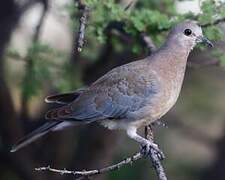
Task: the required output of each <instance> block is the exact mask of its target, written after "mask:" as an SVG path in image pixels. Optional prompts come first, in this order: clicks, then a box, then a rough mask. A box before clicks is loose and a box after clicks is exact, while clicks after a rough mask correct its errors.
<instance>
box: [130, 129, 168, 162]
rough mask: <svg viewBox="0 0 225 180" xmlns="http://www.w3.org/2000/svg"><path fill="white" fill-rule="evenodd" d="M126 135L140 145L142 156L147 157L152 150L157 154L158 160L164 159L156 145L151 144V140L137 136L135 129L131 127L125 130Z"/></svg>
mask: <svg viewBox="0 0 225 180" xmlns="http://www.w3.org/2000/svg"><path fill="white" fill-rule="evenodd" d="M127 135H128V136H129V137H130V138H132V139H134V140H135V141H137V142H138V143H139V144H140V145H141V153H142V154H144V155H149V154H150V153H151V152H152V150H154V153H155V154H157V156H158V157H159V159H164V157H165V156H164V154H163V152H162V151H161V150H160V149H159V147H158V145H157V144H155V143H154V142H153V140H151V139H145V138H143V137H141V136H140V135H138V134H137V128H135V127H131V128H129V129H128V130H127Z"/></svg>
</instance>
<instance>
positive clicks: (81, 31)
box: [76, 0, 90, 52]
mask: <svg viewBox="0 0 225 180" xmlns="http://www.w3.org/2000/svg"><path fill="white" fill-rule="evenodd" d="M78 8H79V10H80V11H81V16H80V26H79V31H78V37H77V42H76V49H77V51H78V52H81V51H82V48H83V45H84V35H85V28H86V23H87V17H88V14H89V10H90V9H89V7H87V6H86V5H85V4H84V3H83V2H82V0H78Z"/></svg>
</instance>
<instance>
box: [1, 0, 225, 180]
mask: <svg viewBox="0 0 225 180" xmlns="http://www.w3.org/2000/svg"><path fill="white" fill-rule="evenodd" d="M82 2H83V3H84V4H85V5H87V6H88V7H89V8H90V12H89V17H88V20H87V25H86V31H85V41H84V47H83V50H82V52H81V53H78V52H77V50H76V39H77V36H78V33H77V31H78V28H79V18H80V16H81V11H80V10H79V7H78V3H77V1H76V0H74V1H72V0H7V1H2V2H0V179H2V180H40V179H41V180H48V179H53V178H54V179H57V180H58V179H59V180H64V179H74V177H73V176H68V175H63V176H61V175H60V174H53V173H50V172H35V171H34V168H35V167H40V166H48V165H50V166H51V167H55V168H59V169H63V168H67V169H70V170H83V169H86V170H88V169H93V168H95V169H96V168H97V169H98V168H101V167H104V166H107V165H110V164H112V163H116V162H119V161H120V160H122V159H124V158H126V157H128V156H130V155H132V154H133V153H135V152H136V151H138V150H139V147H138V144H136V143H135V142H134V141H132V140H130V139H128V138H127V137H126V134H125V133H124V132H121V131H109V130H107V129H105V128H103V127H100V126H98V125H96V124H90V125H87V126H81V127H73V128H70V129H67V130H65V131H60V132H55V133H51V134H49V135H47V136H45V137H43V138H42V139H40V140H38V141H37V142H35V143H33V144H31V145H29V146H27V147H26V148H24V149H22V150H20V151H19V152H16V153H9V150H10V147H11V146H12V145H13V144H15V143H16V142H17V141H18V140H19V139H20V138H21V137H23V136H24V135H25V134H27V133H29V132H30V131H32V130H33V129H35V128H37V127H38V126H40V125H41V124H43V123H44V122H45V119H44V114H45V112H46V111H47V110H48V109H50V108H53V107H56V106H55V105H47V104H45V103H44V98H45V97H46V96H47V95H49V94H54V93H60V92H68V91H72V90H75V89H77V88H81V87H85V86H87V85H89V84H91V82H93V81H95V80H96V79H97V78H99V77H100V76H101V75H103V74H104V73H106V72H107V71H108V70H110V69H112V68H113V67H116V66H118V65H121V64H124V63H127V62H130V61H133V60H136V59H139V58H142V57H145V56H147V54H148V53H149V52H148V49H147V46H146V44H145V43H143V42H142V40H141V39H140V33H141V32H144V33H145V34H147V35H148V36H150V37H151V38H152V40H153V42H154V44H155V45H156V46H157V47H158V46H160V44H161V43H162V42H163V40H164V39H165V37H166V34H167V30H168V29H169V28H170V27H171V26H172V25H173V24H175V23H177V22H179V21H181V20H183V19H187V18H189V19H194V20H197V21H198V22H199V23H200V24H203V25H205V27H204V33H205V34H206V36H207V37H208V38H209V39H211V40H213V42H214V44H215V48H214V49H207V48H204V47H202V46H199V47H197V48H195V50H194V51H192V52H191V55H190V57H189V62H188V67H187V72H186V76H185V81H184V85H183V88H182V92H181V95H180V97H179V99H178V102H177V103H176V105H175V106H174V107H173V109H172V110H171V111H170V112H169V113H168V114H167V115H165V116H164V117H163V118H162V120H161V121H163V122H164V123H166V127H164V126H162V125H155V126H154V132H155V138H156V142H157V143H158V144H159V145H160V147H161V149H162V150H163V151H164V153H165V155H166V159H165V160H164V161H163V165H164V167H165V170H166V173H167V176H168V179H171V180H172V179H173V180H190V179H192V180H203V179H204V180H212V179H214V180H225V78H224V77H225V70H224V65H225V41H224V32H225V23H223V21H225V4H224V3H225V2H224V1H223V0H220V1H219V0H217V1H216V0H215V1H214V0H205V1H204V0H202V1H200V0H189V1H178V0H177V1H173V0H161V1H159V0H84V1H82ZM218 19H220V20H219V21H218ZM118 22H119V23H118ZM121 22H122V23H121ZM219 22H220V23H219ZM109 25H110V26H109ZM140 133H143V129H141V130H140ZM92 179H100V180H103V179H106V180H122V179H129V180H137V179H141V180H147V179H156V176H155V172H154V169H153V167H152V165H151V163H150V162H149V160H148V159H144V158H143V159H141V160H139V161H137V162H135V163H134V164H132V165H131V166H129V165H128V166H125V167H122V168H121V169H119V170H117V171H113V172H110V173H107V174H103V175H99V176H95V177H92Z"/></svg>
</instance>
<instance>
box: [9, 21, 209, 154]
mask: <svg viewBox="0 0 225 180" xmlns="http://www.w3.org/2000/svg"><path fill="white" fill-rule="evenodd" d="M189 30H190V31H191V34H189V33H190V32H189ZM200 40H202V41H204V42H206V43H208V44H210V42H209V41H207V40H206V39H205V38H203V35H202V30H201V28H200V27H199V26H198V25H197V24H196V23H195V22H193V21H189V20H188V21H184V22H182V23H179V24H178V25H176V26H175V27H173V28H172V29H171V31H170V33H169V35H168V37H167V40H166V41H165V43H164V44H163V45H162V46H161V47H160V48H159V49H158V50H157V51H156V52H154V53H152V55H151V56H149V57H147V58H145V59H142V60H138V61H135V62H132V63H129V64H125V65H123V66H120V67H117V68H115V69H113V70H111V71H110V72H108V73H107V74H105V75H104V76H103V77H101V78H100V79H98V80H97V81H96V82H94V83H93V84H92V85H91V86H90V87H88V88H86V89H84V90H80V91H76V92H73V93H70V94H64V95H56V96H50V97H48V98H47V102H53V103H60V104H64V106H62V107H60V108H58V109H53V110H50V111H49V112H47V114H46V119H47V120H48V121H49V122H48V124H47V126H46V125H44V126H45V127H46V128H45V127H44V128H41V129H39V130H37V131H35V132H34V133H32V134H31V135H30V137H40V136H41V135H44V134H46V132H49V131H52V130H56V129H58V128H57V127H60V126H63V123H64V124H65V121H66V120H70V124H73V122H74V124H75V123H78V122H79V123H81V124H85V123H90V122H94V121H97V122H100V123H101V124H102V125H104V126H105V127H108V128H109V129H124V130H126V131H127V134H128V136H129V137H131V138H133V139H135V140H136V141H138V142H139V143H140V144H141V145H146V146H152V147H155V145H154V144H153V142H149V141H147V140H146V139H144V138H142V137H141V136H139V135H138V134H137V133H136V130H137V128H139V127H141V126H144V125H148V124H150V123H152V122H154V121H156V120H157V119H159V118H161V116H163V115H164V114H166V113H167V112H168V111H169V109H170V108H171V107H172V106H173V105H174V104H175V102H176V100H177V98H178V96H179V93H180V89H181V86H182V82H183V78H184V73H185V68H186V61H187V57H188V55H189V52H190V51H191V50H192V49H193V47H194V46H195V44H196V43H197V42H199V41H200ZM70 124H69V125H70ZM67 125H68V124H67ZM28 136H29V135H28ZM32 140H36V138H33V139H32ZM32 140H29V138H28V139H27V138H26V139H24V141H20V143H19V145H18V146H15V148H14V149H13V150H12V151H15V150H18V149H20V148H21V147H23V146H24V145H26V144H28V143H30V142H32ZM21 143H22V144H21Z"/></svg>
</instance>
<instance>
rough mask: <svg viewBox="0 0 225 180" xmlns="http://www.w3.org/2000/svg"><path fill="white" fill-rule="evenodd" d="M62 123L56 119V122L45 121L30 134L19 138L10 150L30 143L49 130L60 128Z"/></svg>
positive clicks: (13, 150)
mask: <svg viewBox="0 0 225 180" xmlns="http://www.w3.org/2000/svg"><path fill="white" fill-rule="evenodd" d="M63 123H64V122H62V121H57V122H56V121H51V122H47V123H45V124H44V125H42V126H41V127H39V128H38V129H36V130H34V131H33V132H31V133H30V134H28V135H27V136H25V137H24V138H22V139H21V140H19V142H18V143H17V144H15V145H14V146H13V147H12V149H11V150H10V152H15V151H18V150H19V149H21V148H23V147H24V146H26V145H28V144H30V143H32V142H33V141H35V140H37V139H39V138H40V137H42V136H44V135H45V134H47V133H48V132H49V131H52V130H53V131H54V130H58V129H60V127H65V126H63V125H62V124H63Z"/></svg>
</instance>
